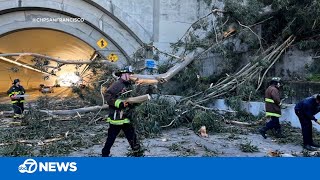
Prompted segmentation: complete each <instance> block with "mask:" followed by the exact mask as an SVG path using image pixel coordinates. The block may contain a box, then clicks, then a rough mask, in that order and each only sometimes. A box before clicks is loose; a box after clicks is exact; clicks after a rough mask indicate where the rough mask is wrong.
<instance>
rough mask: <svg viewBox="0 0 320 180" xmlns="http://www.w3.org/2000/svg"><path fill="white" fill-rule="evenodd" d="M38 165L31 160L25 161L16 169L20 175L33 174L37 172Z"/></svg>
mask: <svg viewBox="0 0 320 180" xmlns="http://www.w3.org/2000/svg"><path fill="white" fill-rule="evenodd" d="M37 167H38V164H37V162H36V161H35V160H33V159H27V160H25V161H24V163H23V164H21V165H20V166H19V168H18V170H19V171H20V173H29V174H31V173H34V172H35V171H36V170H37Z"/></svg>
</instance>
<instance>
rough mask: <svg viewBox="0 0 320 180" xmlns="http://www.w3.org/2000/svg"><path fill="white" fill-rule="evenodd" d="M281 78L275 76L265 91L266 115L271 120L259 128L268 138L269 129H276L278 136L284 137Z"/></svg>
mask: <svg viewBox="0 0 320 180" xmlns="http://www.w3.org/2000/svg"><path fill="white" fill-rule="evenodd" d="M280 80H281V79H280V78H279V77H273V78H272V79H271V82H270V86H269V87H268V88H267V89H266V92H265V108H266V117H269V118H270V119H269V121H268V122H267V123H266V125H265V126H264V127H263V128H261V129H260V130H259V132H260V134H261V135H262V136H263V137H264V138H265V139H266V138H267V136H266V133H267V131H268V130H271V129H274V130H275V131H276V134H275V135H276V137H278V138H281V137H283V135H282V133H281V125H280V122H279V118H280V117H281V100H280V93H279V88H280V86H281V85H280Z"/></svg>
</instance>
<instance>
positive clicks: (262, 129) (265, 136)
mask: <svg viewBox="0 0 320 180" xmlns="http://www.w3.org/2000/svg"><path fill="white" fill-rule="evenodd" d="M259 133H260V134H261V136H262V137H263V138H265V139H267V135H266V133H267V131H266V128H265V127H264V128H261V129H259Z"/></svg>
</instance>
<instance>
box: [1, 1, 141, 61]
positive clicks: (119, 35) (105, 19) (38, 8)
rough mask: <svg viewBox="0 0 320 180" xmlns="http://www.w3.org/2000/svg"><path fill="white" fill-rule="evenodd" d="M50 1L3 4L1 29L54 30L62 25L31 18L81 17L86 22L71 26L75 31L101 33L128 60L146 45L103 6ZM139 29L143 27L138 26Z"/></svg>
mask: <svg viewBox="0 0 320 180" xmlns="http://www.w3.org/2000/svg"><path fill="white" fill-rule="evenodd" d="M49 2H51V3H48V1H47V2H46V3H44V2H43V1H38V0H24V1H22V4H20V5H19V4H17V3H13V2H12V1H1V2H0V29H5V26H7V27H8V24H10V23H16V24H17V25H16V26H17V27H16V28H15V29H13V27H11V29H10V31H15V30H17V29H19V28H21V29H24V28H30V27H37V26H39V27H43V26H51V27H50V28H52V26H60V25H57V24H58V23H53V25H40V24H35V23H33V22H32V18H34V17H82V18H84V19H85V22H84V23H82V24H81V25H78V24H77V27H75V24H76V23H75V24H72V26H74V27H72V28H75V29H81V31H85V32H84V33H88V35H89V36H92V35H96V34H100V35H102V36H101V37H106V39H107V40H108V41H110V42H112V44H113V45H115V46H116V47H117V48H118V49H119V51H120V52H122V54H123V56H125V58H126V60H130V57H129V56H130V55H132V54H133V53H134V52H135V51H136V50H137V49H139V48H141V47H142V45H143V44H144V43H143V42H142V40H141V39H140V38H139V37H138V36H137V35H135V33H134V32H133V30H131V29H130V28H128V27H127V26H126V25H125V23H124V22H122V21H120V20H119V18H117V17H115V16H114V15H113V14H112V13H110V12H109V11H108V10H106V9H101V8H102V7H101V6H98V5H97V3H94V2H90V1H61V0H60V1H59V0H49ZM92 4H93V5H92ZM10 21H11V22H10ZM21 22H26V23H24V25H25V26H22V25H21V24H22V23H21ZM28 23H30V24H28ZM131 24H132V23H131ZM3 25H5V26H3ZM18 26H19V27H18ZM81 26H82V27H81ZM131 26H132V25H131ZM136 27H141V26H139V25H136ZM53 29H54V28H53ZM58 29H59V28H58ZM83 29H84V30H83ZM138 29H139V28H138ZM60 30H61V28H60ZM62 31H63V30H62ZM142 31H143V30H141V28H140V30H138V32H142ZM7 32H9V31H7ZM7 32H4V33H7ZM0 34H2V33H0ZM140 34H141V33H140ZM143 34H146V33H143ZM144 39H146V38H144ZM96 41H97V40H96ZM96 49H97V51H98V52H100V53H101V54H103V50H100V49H99V48H96Z"/></svg>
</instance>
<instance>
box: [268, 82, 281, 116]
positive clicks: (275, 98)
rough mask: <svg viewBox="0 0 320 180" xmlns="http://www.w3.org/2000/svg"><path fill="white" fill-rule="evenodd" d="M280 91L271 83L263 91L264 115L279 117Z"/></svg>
mask: <svg viewBox="0 0 320 180" xmlns="http://www.w3.org/2000/svg"><path fill="white" fill-rule="evenodd" d="M280 101H281V100H280V93H279V90H278V88H277V87H275V85H271V86H269V87H268V88H267V90H266V92H265V107H266V116H273V117H281V107H280Z"/></svg>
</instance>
